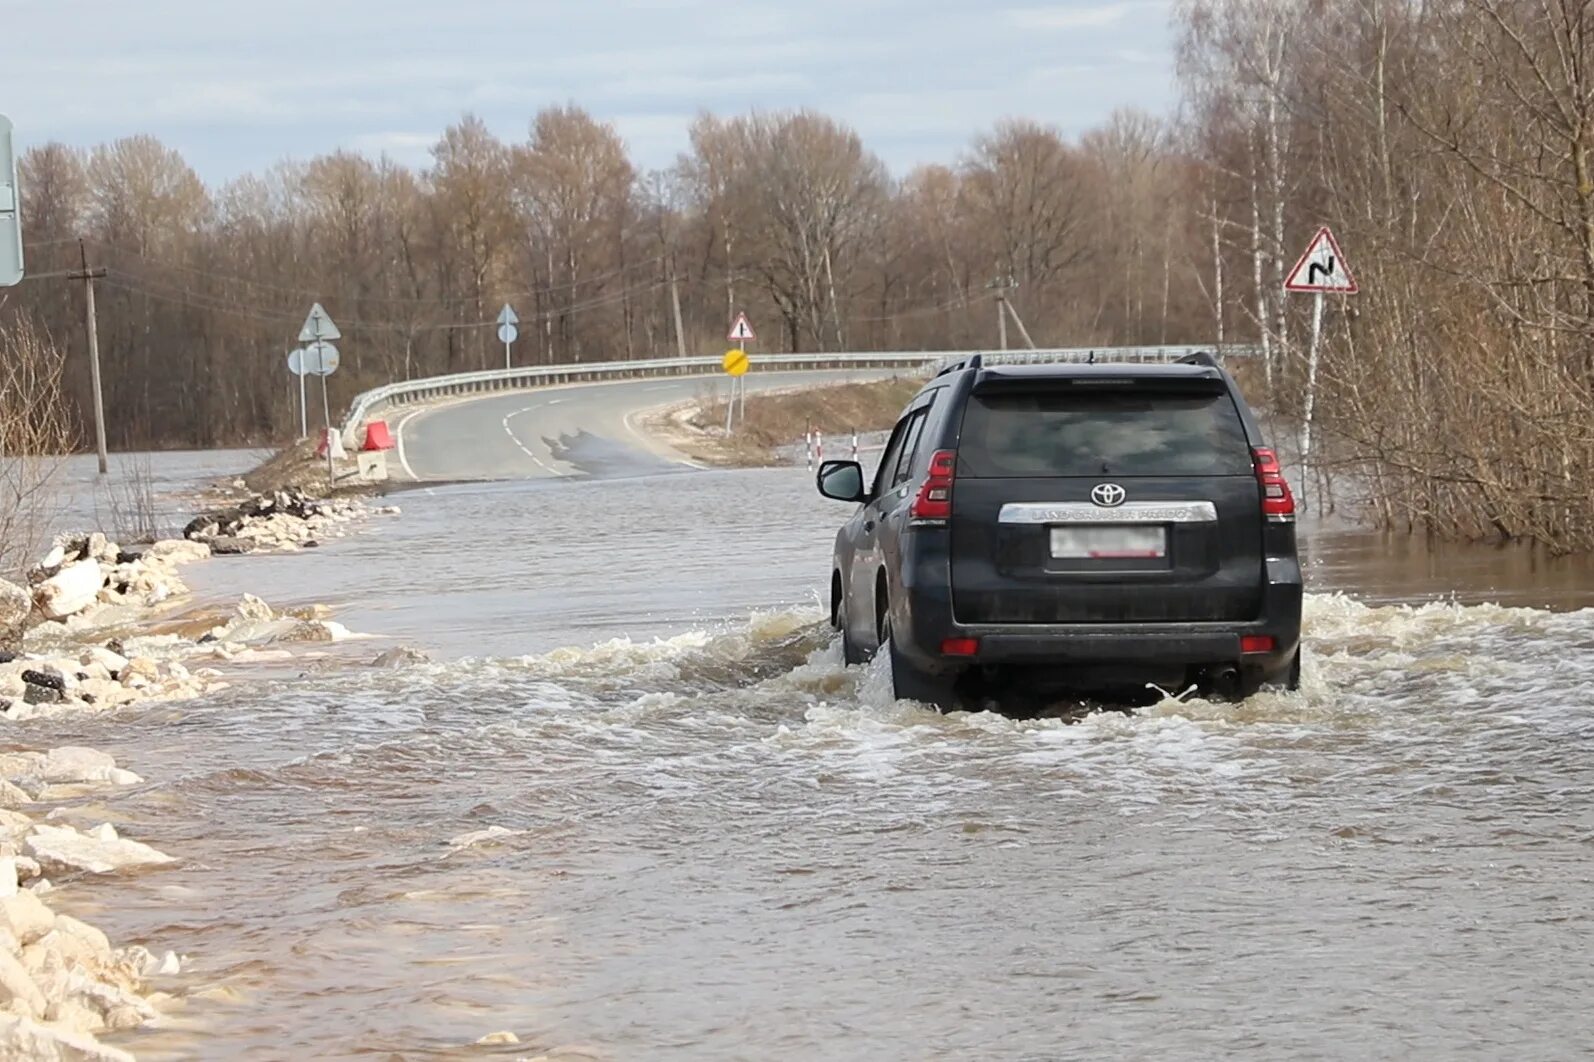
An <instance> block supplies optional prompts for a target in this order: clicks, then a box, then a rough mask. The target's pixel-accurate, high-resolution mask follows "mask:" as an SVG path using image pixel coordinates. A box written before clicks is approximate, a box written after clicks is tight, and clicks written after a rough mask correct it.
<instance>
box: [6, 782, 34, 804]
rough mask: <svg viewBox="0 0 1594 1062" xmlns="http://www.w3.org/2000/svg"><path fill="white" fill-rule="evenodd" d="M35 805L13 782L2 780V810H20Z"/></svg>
mask: <svg viewBox="0 0 1594 1062" xmlns="http://www.w3.org/2000/svg"><path fill="white" fill-rule="evenodd" d="M31 803H33V798H32V797H30V796H28V794H27V792H26V791H25V790H23V789H22V788H20V787H19V786H17V785H15V784H13V783H12V782H9V781H6V780H5V779H3V778H0V808H20V807H21V806H22V805H24V804H31Z"/></svg>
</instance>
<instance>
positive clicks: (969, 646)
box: [941, 638, 980, 656]
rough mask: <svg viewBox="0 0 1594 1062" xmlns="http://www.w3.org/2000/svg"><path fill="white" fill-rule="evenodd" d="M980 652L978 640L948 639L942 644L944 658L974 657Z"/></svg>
mask: <svg viewBox="0 0 1594 1062" xmlns="http://www.w3.org/2000/svg"><path fill="white" fill-rule="evenodd" d="M979 651H980V640H979V639H978V638H947V639H944V640H943V641H942V642H941V655H942V656H973V655H974V654H976V653H978V652H979Z"/></svg>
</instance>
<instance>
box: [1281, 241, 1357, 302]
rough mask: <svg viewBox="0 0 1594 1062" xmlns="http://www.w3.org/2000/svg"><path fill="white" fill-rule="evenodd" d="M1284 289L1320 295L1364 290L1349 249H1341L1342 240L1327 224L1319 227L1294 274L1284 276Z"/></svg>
mask: <svg viewBox="0 0 1594 1062" xmlns="http://www.w3.org/2000/svg"><path fill="white" fill-rule="evenodd" d="M1284 290H1285V291H1297V292H1306V293H1308V294H1318V295H1321V294H1325V293H1327V294H1339V295H1354V294H1356V293H1357V292H1358V291H1360V290H1361V289H1360V288H1358V287H1357V286H1356V278H1355V277H1354V276H1352V275H1351V271H1350V264H1349V263H1348V262H1346V261H1345V253H1344V252H1343V251H1341V250H1340V249H1339V241H1338V240H1336V239H1334V234H1333V233H1332V232H1329V231H1328V226H1327V225H1325V226H1323V227H1322V228H1320V229H1318V230H1317V235H1316V236H1313V237H1312V242H1311V243H1310V244H1308V245H1307V247H1306V253H1305V254H1303V255H1301V260H1300V261H1299V262H1296V263H1295V268H1294V269H1292V270H1290V275H1289V276H1288V277H1286V278H1285V280H1284Z"/></svg>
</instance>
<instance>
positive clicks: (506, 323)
mask: <svg viewBox="0 0 1594 1062" xmlns="http://www.w3.org/2000/svg"><path fill="white" fill-rule="evenodd" d="M519 323H520V318H519V317H517V316H516V315H515V308H514V307H513V306H511V305H509V303H507V302H506V303H504V312H503V313H501V314H499V315H498V339H499V341H500V342H501V343H503V345H504V368H506V369H509V368H513V366H512V365H511V364H510V361H509V348H510V346H511V345H513V344H514V342H515V340H517V339H519V338H520V329H518V328H516V327H515V326H516V325H518V324H519Z"/></svg>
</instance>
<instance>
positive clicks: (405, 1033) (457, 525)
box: [30, 470, 1594, 1060]
mask: <svg viewBox="0 0 1594 1062" xmlns="http://www.w3.org/2000/svg"><path fill="white" fill-rule="evenodd" d="M396 500H397V501H398V502H399V503H400V504H401V505H402V506H403V508H404V514H403V515H402V516H401V517H399V518H397V519H388V520H379V521H376V522H374V523H373V524H372V525H371V526H370V528H369V530H368V532H367V533H365V534H363V535H361V536H359V537H357V538H354V539H350V540H347V541H343V542H339V543H336V544H331V545H329V546H327V547H325V548H323V549H321V550H317V551H310V552H307V553H303V554H294V555H287V556H281V557H250V558H242V559H238V560H228V559H218V560H215V561H212V562H210V563H208V564H205V565H201V566H196V567H194V568H190V569H188V570H187V571H186V572H185V578H187V579H188V581H189V582H190V583H191V584H193V585H194V587H195V590H196V592H197V593H198V594H200V595H201V596H202V597H204V598H207V599H215V600H226V599H230V598H235V597H236V596H237V595H238V594H241V593H242V592H244V591H252V592H257V593H261V594H263V595H265V596H267V597H268V599H270V600H271V601H272V602H273V603H274V604H279V605H290V604H295V603H303V602H308V601H328V602H330V603H333V604H335V605H336V606H337V607H338V616H339V619H340V620H342V621H343V622H346V623H347V624H348V625H349V626H350V627H352V628H353V629H355V630H358V631H364V632H367V633H371V634H374V635H378V636H380V637H379V639H378V640H373V641H370V642H368V643H363V647H362V648H361V649H360V650H359V651H360V653H361V654H362V656H363V657H364V658H366V659H368V658H370V657H373V656H375V654H376V653H377V652H378V651H380V650H381V649H382V648H387V647H390V646H392V645H395V644H403V645H411V646H415V647H418V648H423V649H425V650H427V651H428V652H430V653H431V654H432V656H433V660H434V662H432V663H427V664H423V665H419V666H415V667H411V668H407V669H402V670H378V669H374V668H368V667H363V666H339V667H335V668H330V669H326V670H321V669H317V668H299V669H296V670H293V671H291V672H286V673H282V674H276V675H271V674H264V675H262V676H261V677H260V679H259V680H258V681H243V682H240V683H238V684H236V685H235V686H234V687H233V688H232V689H230V690H227V691H225V692H223V693H220V694H218V695H215V696H212V697H210V698H207V699H205V700H203V701H200V702H194V703H190V704H185V705H177V706H170V707H164V708H154V709H147V708H146V709H139V710H128V711H125V712H123V713H120V714H118V715H116V716H114V717H102V718H99V719H77V720H73V719H70V718H69V719H62V720H58V721H56V722H53V723H48V724H45V727H46V728H47V729H43V730H41V731H39V732H37V736H39V737H40V740H45V739H48V741H49V742H50V743H51V744H55V743H59V742H64V741H73V742H81V743H84V744H92V745H95V746H97V747H101V748H104V749H106V750H107V751H109V752H111V753H112V754H114V755H115V756H116V757H117V760H118V762H120V763H122V764H124V765H125V766H127V767H129V768H130V769H132V770H135V771H137V772H138V773H139V774H141V775H143V776H145V777H146V778H149V779H151V781H150V783H149V784H147V785H144V786H140V787H135V788H133V789H131V790H128V791H118V792H117V793H115V794H113V795H111V796H108V797H103V798H101V800H102V801H103V803H102V804H100V805H99V807H100V809H101V810H102V811H103V812H104V814H105V816H107V817H109V818H111V819H112V821H115V822H117V823H118V824H121V823H124V822H125V823H129V824H136V828H137V832H138V835H139V836H140V837H141V838H142V839H145V840H148V841H149V842H150V843H153V844H155V845H156V846H157V847H159V848H161V849H162V850H165V851H168V852H172V853H174V854H178V855H181V856H182V857H183V858H184V862H183V863H181V864H179V865H177V866H175V867H172V868H170V869H166V870H162V871H158V872H152V873H147V874H145V875H144V876H142V877H141V878H139V879H137V880H136V881H135V882H133V883H131V884H127V885H118V886H116V887H115V889H114V892H113V891H112V890H109V889H107V890H103V891H97V888H96V886H95V885H94V884H93V883H74V882H70V881H68V882H66V883H65V885H66V888H65V889H63V892H62V893H61V894H60V895H61V903H62V905H63V907H64V909H67V910H74V911H78V912H88V913H90V914H92V917H93V919H94V921H95V922H96V924H98V925H101V926H102V927H103V928H105V929H106V930H107V931H108V932H110V933H111V935H112V936H113V938H116V939H120V940H124V941H128V942H142V943H146V944H147V945H148V946H150V947H151V948H162V949H164V948H174V949H176V950H178V951H179V952H182V953H184V954H185V955H187V956H188V957H189V962H188V964H187V965H186V967H185V970H184V973H183V974H182V976H181V977H180V978H179V979H177V985H178V987H179V988H181V989H183V990H186V991H187V992H189V993H190V994H191V995H192V998H191V999H190V1002H189V1004H188V1006H187V1007H186V1008H185V1009H183V1010H181V1011H179V1012H177V1013H175V1014H174V1015H173V1017H172V1020H171V1021H170V1022H169V1023H168V1025H167V1026H166V1027H165V1028H161V1029H154V1030H145V1031H141V1032H138V1033H134V1034H131V1035H127V1036H124V1037H121V1038H120V1039H119V1040H118V1041H117V1042H118V1043H120V1044H121V1045H122V1046H126V1047H128V1048H130V1049H132V1050H135V1051H137V1052H138V1054H139V1056H140V1057H141V1058H155V1059H159V1058H173V1059H176V1058H206V1059H234V1058H236V1059H262V1058H272V1059H275V1058H284V1059H286V1058H318V1059H320V1058H325V1059H342V1058H361V1057H378V1058H401V1059H425V1058H469V1057H534V1056H536V1055H538V1054H540V1053H546V1052H550V1051H553V1050H555V1049H558V1050H559V1052H560V1053H561V1054H562V1055H563V1056H564V1057H597V1058H605V1059H611V1058H612V1059H694V1060H695V1059H747V1058H765V1057H791V1058H864V1057H867V1058H887V1059H897V1058H901V1059H920V1058H931V1057H974V1058H993V1059H1050V1058H1063V1057H1216V1056H1219V1055H1225V1056H1226V1055H1244V1056H1247V1057H1255V1058H1278V1057H1302V1056H1317V1057H1350V1058H1394V1057H1411V1056H1418V1055H1420V1056H1429V1057H1499V1056H1501V1055H1503V1054H1505V1053H1507V1052H1510V1053H1512V1054H1516V1055H1523V1056H1527V1057H1566V1056H1570V1055H1574V1054H1577V1053H1580V1052H1581V1051H1582V1050H1583V1048H1584V1045H1585V1044H1586V1042H1587V1031H1588V1020H1587V1018H1586V1016H1585V1014H1584V1010H1585V1006H1584V1001H1583V998H1582V997H1583V988H1582V986H1583V985H1584V984H1586V983H1587V982H1588V981H1589V980H1590V979H1591V978H1594V958H1591V955H1594V951H1591V949H1590V943H1591V934H1590V929H1591V926H1590V921H1589V917H1590V916H1589V914H1588V909H1589V901H1590V900H1591V899H1594V885H1591V883H1590V876H1591V867H1594V863H1591V860H1590V846H1591V842H1594V766H1591V764H1590V756H1589V754H1588V748H1589V746H1590V740H1591V739H1594V713H1591V711H1590V708H1591V701H1594V611H1588V610H1587V609H1588V608H1589V606H1591V605H1594V571H1591V569H1590V567H1589V566H1588V563H1587V562H1586V561H1584V562H1577V561H1568V560H1562V561H1553V562H1552V561H1546V560H1542V559H1534V558H1533V557H1532V556H1531V555H1529V554H1526V553H1523V552H1521V551H1496V550H1488V549H1470V550H1469V549H1456V548H1450V549H1446V550H1442V551H1428V550H1424V549H1422V548H1420V545H1419V544H1417V543H1414V542H1412V541H1410V540H1405V539H1396V540H1390V539H1383V538H1381V537H1379V536H1372V535H1367V534H1365V533H1361V532H1356V531H1353V530H1350V529H1346V528H1331V527H1314V528H1311V529H1310V532H1311V533H1310V538H1309V542H1308V550H1307V566H1308V573H1309V578H1310V579H1311V583H1310V586H1311V589H1312V591H1313V593H1312V596H1311V598H1310V600H1309V603H1308V607H1307V631H1306V633H1307V646H1308V652H1309V657H1308V664H1307V670H1306V675H1305V685H1304V689H1303V690H1302V691H1300V692H1299V693H1296V694H1289V695H1284V694H1269V695H1264V696H1261V697H1258V698H1256V699H1254V700H1252V701H1250V702H1248V703H1247V704H1245V705H1243V706H1238V707H1236V706H1229V705H1218V704H1211V703H1207V702H1201V701H1191V702H1185V703H1174V702H1168V703H1165V704H1163V705H1162V706H1159V707H1156V708H1152V709H1147V710H1144V711H1142V712H1139V713H1138V714H1135V715H1122V714H1117V713H1107V714H1099V715H1093V716H1090V717H1088V718H1086V719H1085V720H1084V721H1083V722H1080V723H1078V724H1074V725H1070V724H1065V723H1063V722H1061V721H1056V720H1040V721H1028V722H1016V721H1011V720H1007V719H1004V718H1000V717H996V716H991V715H984V714H981V715H968V714H958V715H952V716H946V717H943V716H940V715H937V714H934V713H931V712H927V711H923V710H920V709H917V708H914V707H912V706H909V705H905V704H893V703H891V702H890V701H889V699H888V698H887V697H886V695H885V692H884V691H885V683H884V680H883V676H881V675H880V674H878V673H877V672H875V671H873V670H871V669H868V668H864V669H859V668H852V669H848V668H844V667H842V666H841V664H840V658H839V652H838V650H837V648H836V646H835V645H833V644H832V640H831V638H830V635H829V631H828V630H827V629H826V628H825V627H824V625H823V623H822V622H821V621H822V613H821V610H820V608H819V607H818V602H817V596H816V595H817V592H818V590H819V589H820V588H822V587H823V586H824V582H825V579H826V576H827V573H828V558H829V549H830V541H831V537H832V535H833V533H834V529H835V527H836V526H837V524H838V523H839V522H840V521H841V520H842V519H843V518H844V516H845V511H844V509H843V507H839V506H836V505H834V504H833V503H826V502H824V501H823V500H822V499H819V498H817V497H816V496H814V495H813V494H812V491H811V487H810V485H809V480H808V477H807V476H806V475H804V474H803V473H802V472H800V471H794V470H773V471H752V472H705V473H691V474H681V475H672V476H670V477H667V478H666V479H662V480H661V479H651V480H650V479H634V480H613V481H587V482H572V483H546V484H517V485H503V486H462V487H449V488H436V489H430V490H426V491H417V492H410V493H406V494H403V495H400V496H398V497H397V499H396ZM1487 601H1496V602H1499V603H1500V604H1497V605H1496V604H1484V602H1487ZM1546 606H1548V607H1546ZM30 736H31V735H30ZM99 895H104V896H106V897H111V896H114V904H113V905H111V906H108V907H106V908H105V909H104V910H97V909H96V908H95V906H94V905H95V903H96V898H97V896H99ZM499 1030H512V1031H513V1032H515V1033H516V1034H517V1036H518V1037H519V1039H520V1040H521V1044H520V1045H519V1046H514V1047H495V1048H489V1047H477V1046H471V1045H472V1044H473V1041H475V1040H477V1039H478V1038H479V1037H481V1036H483V1035H484V1034H488V1033H492V1032H495V1031H499Z"/></svg>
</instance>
